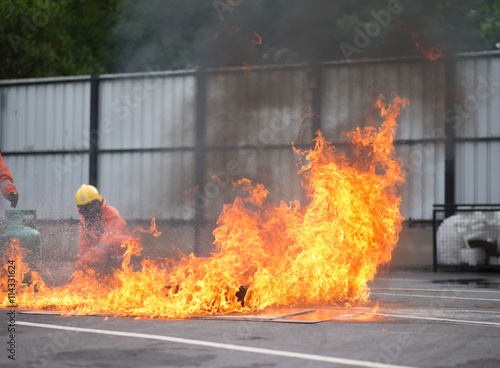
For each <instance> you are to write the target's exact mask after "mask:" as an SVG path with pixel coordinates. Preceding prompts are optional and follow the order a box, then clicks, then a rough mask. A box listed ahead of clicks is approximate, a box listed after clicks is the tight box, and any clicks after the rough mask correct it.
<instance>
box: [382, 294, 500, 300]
mask: <svg viewBox="0 0 500 368" xmlns="http://www.w3.org/2000/svg"><path fill="white" fill-rule="evenodd" d="M372 294H373V295H390V296H411V297H416V298H440V299H461V300H482V301H488V302H500V299H487V298H467V297H464V296H443V295H415V294H396V293H372Z"/></svg>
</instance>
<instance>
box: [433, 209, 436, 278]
mask: <svg viewBox="0 0 500 368" xmlns="http://www.w3.org/2000/svg"><path fill="white" fill-rule="evenodd" d="M436 217H437V210H436V209H435V208H434V209H433V210H432V270H433V271H434V272H436V271H437V234H436V232H437V225H436Z"/></svg>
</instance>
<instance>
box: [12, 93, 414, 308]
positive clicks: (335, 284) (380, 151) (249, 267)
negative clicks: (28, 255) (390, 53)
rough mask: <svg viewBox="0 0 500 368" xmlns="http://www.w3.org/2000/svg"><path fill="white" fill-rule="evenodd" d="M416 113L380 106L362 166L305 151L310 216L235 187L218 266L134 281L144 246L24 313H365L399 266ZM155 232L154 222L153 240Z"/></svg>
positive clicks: (355, 140) (358, 148) (364, 135)
mask: <svg viewBox="0 0 500 368" xmlns="http://www.w3.org/2000/svg"><path fill="white" fill-rule="evenodd" d="M408 103H409V102H408V100H406V99H403V98H399V97H395V98H394V99H393V100H392V102H390V103H385V102H384V100H383V98H382V97H381V98H379V99H378V101H377V102H376V105H377V107H378V108H379V109H380V112H381V117H382V118H383V119H384V122H383V123H382V125H381V126H380V127H379V128H376V127H371V126H370V127H365V128H358V129H355V130H354V131H352V132H350V133H347V137H348V138H349V140H350V141H351V142H352V146H353V151H354V152H355V153H357V156H356V157H355V158H351V159H348V158H347V156H348V155H347V154H340V153H339V152H338V151H336V149H335V147H333V146H332V145H330V144H329V143H327V142H326V141H325V139H324V138H323V136H322V135H321V133H320V132H318V135H317V138H316V139H315V145H314V148H312V149H311V150H310V151H306V152H301V151H299V150H295V152H296V154H297V155H298V156H299V157H301V162H302V163H301V165H300V166H299V174H300V175H302V176H303V178H304V179H303V185H304V188H305V190H306V191H307V195H308V202H309V203H308V204H307V205H301V204H300V203H299V202H298V201H295V202H292V203H284V202H281V203H279V204H271V203H267V201H266V196H267V194H268V191H267V190H266V189H265V188H264V186H263V185H261V184H252V183H251V182H250V181H249V180H247V179H243V180H240V181H239V182H238V183H235V184H234V186H235V189H236V190H238V191H240V192H241V195H240V196H237V197H236V199H235V200H234V202H233V203H232V204H227V205H225V206H224V208H223V211H222V214H221V215H220V217H219V219H218V221H217V228H216V230H215V231H214V236H215V246H216V250H215V251H214V252H213V254H212V256H211V257H210V258H197V257H195V256H194V255H192V254H191V255H189V256H186V257H184V258H182V259H180V260H170V259H161V260H157V261H153V260H148V259H144V260H143V261H142V263H141V267H140V269H139V270H135V269H134V267H133V266H132V265H131V258H132V256H134V255H139V254H140V252H141V245H140V241H139V239H138V238H133V239H130V240H129V241H128V242H126V243H124V244H123V246H124V247H126V248H127V250H126V253H125V256H124V259H123V264H122V267H121V269H120V270H117V271H116V272H115V273H114V274H113V275H112V276H108V277H106V278H104V279H103V278H102V276H101V277H98V276H96V275H94V274H92V273H91V272H87V273H83V272H81V271H79V272H75V273H74V274H73V276H72V279H71V282H70V283H69V284H68V285H66V286H64V287H48V286H45V285H43V281H41V280H37V283H38V287H37V291H36V292H35V288H34V287H33V286H31V288H23V289H19V290H18V295H17V301H18V304H19V306H20V307H21V308H28V309H55V310H58V311H63V312H79V313H114V314H120V315H124V316H136V317H144V318H153V317H163V318H186V317H190V316H195V315H206V314H221V313H229V312H245V311H247V312H248V311H256V310H262V309H264V308H266V307H268V306H279V305H286V306H293V305H299V304H313V303H322V304H337V303H341V304H343V305H359V304H362V303H364V302H366V301H367V300H368V297H369V290H368V287H367V285H366V283H367V282H368V281H370V280H372V279H373V278H374V276H375V274H376V273H377V270H378V268H379V266H380V265H382V264H386V263H387V262H389V261H390V259H391V252H392V250H393V248H394V247H395V246H396V243H397V240H398V234H399V231H400V229H401V222H402V221H403V218H402V217H401V215H400V213H399V205H400V198H399V197H398V195H397V194H396V186H397V185H399V184H401V183H403V181H404V175H403V171H402V169H401V162H400V160H399V159H397V158H396V156H395V150H394V146H393V139H394V134H395V130H396V118H397V116H398V115H399V113H400V110H401V108H402V107H403V106H405V105H406V104H408ZM154 229H156V228H155V226H154V222H152V227H151V229H150V231H149V232H152V233H154ZM4 290H5V289H2V292H4ZM30 290H31V291H30ZM245 291H246V293H245ZM4 305H6V303H5V302H4Z"/></svg>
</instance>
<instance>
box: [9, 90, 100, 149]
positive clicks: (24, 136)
mask: <svg viewBox="0 0 500 368" xmlns="http://www.w3.org/2000/svg"><path fill="white" fill-rule="evenodd" d="M89 88H90V87H89V84H88V83H84V82H82V83H55V84H35V85H21V86H5V87H1V88H0V91H1V97H0V98H1V106H2V109H1V115H0V122H1V124H2V127H1V132H2V134H1V140H0V144H1V146H2V149H3V150H4V151H33V150H82V149H87V148H88V146H89V144H88V135H85V133H86V132H87V131H88V125H89V114H90V113H89V106H90V89H89Z"/></svg>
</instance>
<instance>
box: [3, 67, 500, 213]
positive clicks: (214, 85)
mask: <svg viewBox="0 0 500 368" xmlns="http://www.w3.org/2000/svg"><path fill="white" fill-rule="evenodd" d="M321 73H322V88H321V102H322V103H321V120H320V125H321V127H322V130H323V132H324V135H325V136H326V138H327V139H329V140H332V141H341V140H342V135H341V132H345V131H347V130H349V129H351V128H353V127H355V126H358V125H363V124H365V123H366V121H367V117H369V116H370V114H372V113H373V112H374V111H373V110H372V107H371V106H372V102H373V100H374V98H375V97H376V96H377V95H379V94H383V95H384V96H386V98H387V99H390V96H391V94H392V93H393V92H394V93H397V94H398V95H400V96H403V97H408V98H409V99H410V100H411V106H409V107H407V108H405V109H404V111H403V113H402V116H401V117H400V119H399V125H400V128H399V130H398V133H397V137H396V138H397V142H396V144H397V152H398V154H399V156H400V157H401V159H402V160H403V162H404V165H405V171H406V178H407V179H406V183H405V184H404V185H403V186H401V188H400V193H401V195H402V200H403V201H402V213H403V215H404V216H405V217H407V218H412V219H416V220H429V219H431V216H432V205H433V204H434V203H443V202H444V139H443V138H444V116H445V111H444V94H445V87H444V85H445V80H444V64H443V63H442V62H439V61H438V62H436V63H432V62H429V61H427V60H415V59H407V60H403V59H401V60H391V61H385V62H382V61H380V62H376V61H369V62H366V63H363V64H345V63H344V64H342V63H327V64H324V65H323V66H322V70H321ZM497 81H498V82H497ZM99 85H100V87H99V125H100V130H99V137H100V141H99V161H98V167H99V172H98V185H99V188H100V190H101V192H102V193H103V194H104V195H105V197H106V198H107V199H108V201H109V203H110V204H112V205H113V206H115V207H117V208H118V209H119V210H120V212H121V213H122V214H123V216H124V217H125V218H127V219H144V220H147V219H150V218H152V217H156V218H158V219H166V220H168V219H175V220H192V219H193V218H194V216H195V210H194V208H193V194H192V193H191V191H192V190H193V189H194V187H195V186H196V185H197V184H200V188H199V190H200V191H201V192H202V193H203V194H204V196H205V199H206V200H207V201H206V210H205V212H204V216H205V218H206V219H208V220H209V221H212V220H215V219H216V218H217V216H218V215H219V213H220V210H221V208H222V205H223V203H228V202H231V201H232V200H233V199H234V193H233V192H232V188H231V185H229V181H231V180H238V179H240V178H242V177H248V178H250V179H251V180H252V181H256V182H262V183H264V184H265V185H266V186H267V187H268V189H269V191H270V195H269V197H270V199H271V200H273V201H278V200H285V201H289V200H294V199H303V195H304V193H303V191H302V189H301V186H300V177H298V176H297V175H296V171H297V167H296V159H295V157H294V155H293V152H292V150H291V144H292V142H295V144H297V145H303V146H306V145H309V144H310V143H311V139H312V102H313V101H312V99H313V95H312V92H311V89H310V88H311V73H310V70H309V68H308V67H307V66H304V65H300V66H287V67H272V68H254V69H251V70H233V71H224V72H221V71H210V72H209V73H208V77H207V83H206V85H207V91H206V111H205V112H204V120H205V126H206V137H205V144H206V152H205V162H204V171H205V175H204V177H203V182H202V183H196V179H195V170H196V162H195V161H196V152H197V147H196V132H197V106H198V103H197V101H196V99H197V98H198V97H199V96H198V95H197V75H196V73H195V72H194V71H192V72H182V73H181V72H180V73H156V74H155V73H151V74H144V75H142V76H138V75H122V76H111V75H108V76H102V77H101V78H100V81H99ZM499 86H500V58H497V57H488V58H483V57H470V58H462V59H460V60H459V62H458V70H457V96H458V101H459V102H458V104H459V105H460V103H462V105H463V109H462V110H463V111H465V112H462V113H459V114H458V117H459V120H458V130H457V137H459V138H461V139H462V138H474V139H475V138H477V137H480V138H483V141H477V140H475V141H472V140H465V139H462V140H459V141H458V142H457V157H456V182H457V202H462V203H464V202H483V203H494V202H496V203H498V202H500V191H498V189H497V183H498V182H499V180H500V163H499V160H496V157H499V154H500V142H499V141H498V140H494V139H491V137H497V138H498V137H499V136H500V123H499V122H498V117H499V116H500V92H499V91H498V87H499ZM0 89H1V95H0V98H1V101H0V103H1V111H0V123H1V129H0V133H1V137H0V147H1V148H2V151H4V152H5V153H6V155H5V157H4V158H5V160H6V162H7V164H8V165H9V167H10V169H11V171H12V173H13V174H14V176H15V181H16V185H17V186H18V189H19V191H20V193H21V200H20V203H19V205H20V207H21V208H27V209H28V208H36V209H37V210H38V214H39V217H40V218H44V219H68V218H77V213H76V211H75V208H74V202H73V196H74V192H75V190H76V189H77V188H78V187H79V185H80V184H81V183H85V182H88V180H89V153H88V151H89V126H90V125H89V120H90V78H88V77H86V78H84V77H82V78H80V79H79V80H69V81H68V80H67V79H61V80H58V79H51V80H50V81H49V82H44V81H43V80H41V81H40V80H39V81H36V83H35V82H32V81H29V80H27V81H22V82H18V83H16V82H15V81H6V82H4V83H3V84H2V83H0ZM459 107H460V106H459ZM214 175H217V176H218V177H219V178H220V180H217V179H215V178H214ZM2 206H3V207H4V208H5V201H3V202H2Z"/></svg>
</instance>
